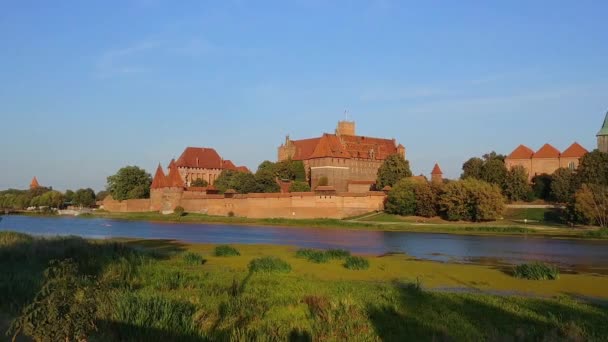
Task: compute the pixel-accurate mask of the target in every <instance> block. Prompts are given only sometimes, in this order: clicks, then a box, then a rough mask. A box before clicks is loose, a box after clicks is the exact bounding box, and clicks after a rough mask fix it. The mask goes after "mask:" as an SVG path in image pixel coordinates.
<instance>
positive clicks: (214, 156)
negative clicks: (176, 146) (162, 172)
mask: <svg viewBox="0 0 608 342" xmlns="http://www.w3.org/2000/svg"><path fill="white" fill-rule="evenodd" d="M173 164H174V165H175V167H176V168H177V171H178V174H179V176H180V177H181V179H182V182H183V183H184V185H185V186H190V184H191V183H192V182H193V181H194V180H196V179H203V180H205V181H207V183H209V185H213V183H215V180H216V179H217V177H219V175H220V173H222V171H223V170H233V171H240V172H249V169H247V167H245V166H236V165H234V163H233V162H232V161H230V160H224V159H223V158H222V157H220V155H219V154H218V153H217V152H216V151H215V150H214V149H212V148H208V147H186V149H185V150H184V152H183V153H182V154H181V156H179V158H177V160H176V161H171V164H170V165H169V174H170V173H171V172H170V170H171V168H172V166H173ZM174 180H176V179H174Z"/></svg>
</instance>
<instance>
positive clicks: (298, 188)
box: [289, 181, 310, 192]
mask: <svg viewBox="0 0 608 342" xmlns="http://www.w3.org/2000/svg"><path fill="white" fill-rule="evenodd" d="M289 192H310V186H309V185H308V183H306V182H300V181H295V182H293V183H291V185H290V186H289Z"/></svg>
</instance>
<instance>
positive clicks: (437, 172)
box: [431, 163, 443, 175]
mask: <svg viewBox="0 0 608 342" xmlns="http://www.w3.org/2000/svg"><path fill="white" fill-rule="evenodd" d="M431 174H432V175H443V171H441V168H439V164H437V163H435V167H433V171H431Z"/></svg>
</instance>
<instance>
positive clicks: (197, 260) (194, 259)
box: [183, 252, 205, 266]
mask: <svg viewBox="0 0 608 342" xmlns="http://www.w3.org/2000/svg"><path fill="white" fill-rule="evenodd" d="M183 258H184V262H185V263H186V265H191V266H197V265H202V264H204V263H205V259H204V258H203V257H202V256H201V255H200V254H197V253H192V252H188V253H186V254H184V257H183Z"/></svg>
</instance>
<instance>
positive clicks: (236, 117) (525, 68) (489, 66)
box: [0, 0, 608, 190]
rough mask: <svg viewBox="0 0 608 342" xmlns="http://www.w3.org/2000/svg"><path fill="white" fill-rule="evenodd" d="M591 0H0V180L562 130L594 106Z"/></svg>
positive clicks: (511, 138) (479, 148) (445, 150)
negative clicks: (341, 145) (325, 146)
mask: <svg viewBox="0 0 608 342" xmlns="http://www.w3.org/2000/svg"><path fill="white" fill-rule="evenodd" d="M606 13H608V2H607V1H603V0H601V1H585V0H582V1H556V0H553V1H540V0H539V1H517V0H514V1H464V0H463V1H418V2H408V1H398V0H368V1H363V0H361V1H359V0H349V1H332V0H292V1H289V0H283V1H262V0H260V1H245V0H221V1H219V0H218V1H203V0H197V1H168V0H120V1H109V0H106V1H29V0H15V1H13V0H8V1H7V0H0V127H1V128H2V129H1V131H0V189H4V188H27V186H28V185H29V182H30V180H31V179H32V177H33V176H37V177H38V180H39V181H40V183H41V184H42V185H45V186H52V187H53V188H55V189H59V190H65V189H77V188H81V187H92V188H93V189H95V190H101V189H103V188H104V187H105V184H106V177H107V176H109V175H112V174H114V173H115V172H116V171H117V170H118V169H119V168H120V167H123V166H126V165H138V166H140V167H143V168H145V169H146V170H147V171H148V172H150V173H153V172H154V170H155V168H156V166H157V165H158V163H159V162H160V163H162V165H163V166H166V165H167V164H168V162H169V161H170V160H171V158H177V157H179V155H180V154H181V152H182V151H183V149H184V148H185V147H186V146H205V147H213V148H215V149H216V150H217V151H218V152H219V153H220V155H222V156H223V157H224V158H225V159H231V160H233V161H234V162H235V164H237V165H246V166H248V167H249V168H250V169H253V170H255V169H256V168H257V165H258V164H259V163H261V162H262V161H264V160H273V161H274V160H276V158H277V147H278V146H279V145H280V144H281V143H282V142H284V140H285V136H286V135H288V134H289V135H290V137H291V138H292V139H302V138H310V137H315V136H319V135H321V134H322V133H323V132H329V133H331V132H333V131H334V129H335V127H336V124H337V122H338V121H339V120H342V119H344V118H345V112H347V113H348V119H349V120H354V121H356V123H357V133H358V134H360V135H365V136H376V137H385V138H395V139H397V141H398V142H400V143H402V144H403V145H404V146H405V147H406V149H407V159H408V160H409V161H410V163H411V167H412V170H413V172H414V173H415V174H420V173H424V174H427V175H428V174H429V173H430V171H431V170H432V168H433V165H434V164H435V163H436V162H437V163H439V164H440V165H441V167H442V169H443V171H444V173H445V174H446V177H450V178H456V177H458V176H459V175H460V173H461V167H462V163H463V162H464V161H466V160H467V159H468V158H470V157H472V156H480V155H482V154H484V153H487V152H489V151H497V152H499V153H502V154H508V153H510V152H511V151H512V150H513V149H514V148H515V147H517V146H518V145H519V144H526V145H528V146H530V147H531V148H533V149H538V148H540V147H541V146H542V145H543V144H544V143H551V144H553V145H554V146H555V147H557V148H558V149H560V150H564V149H565V148H567V147H568V146H569V145H570V144H571V143H572V142H574V141H577V142H579V143H581V144H582V145H583V146H585V147H586V148H587V149H589V150H592V149H594V148H595V147H596V140H595V139H596V138H595V134H596V133H597V131H598V130H599V129H600V126H601V124H602V122H603V120H604V116H605V114H606V111H607V110H608V28H606V23H605V16H606Z"/></svg>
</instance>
